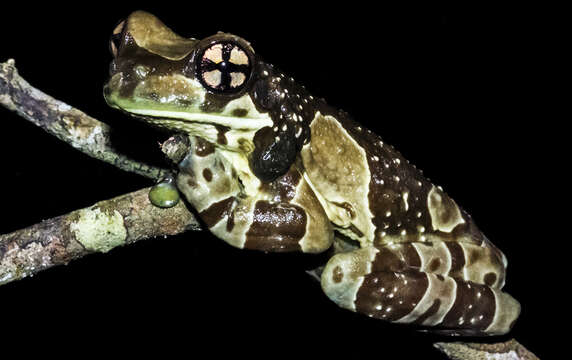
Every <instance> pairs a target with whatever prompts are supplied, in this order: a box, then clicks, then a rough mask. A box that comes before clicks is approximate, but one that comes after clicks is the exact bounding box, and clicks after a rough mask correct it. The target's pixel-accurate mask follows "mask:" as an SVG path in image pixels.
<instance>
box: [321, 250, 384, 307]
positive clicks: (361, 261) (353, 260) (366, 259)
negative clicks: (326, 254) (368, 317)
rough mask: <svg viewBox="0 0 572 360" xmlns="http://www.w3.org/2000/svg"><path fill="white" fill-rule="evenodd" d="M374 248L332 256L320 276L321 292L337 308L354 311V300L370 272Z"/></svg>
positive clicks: (374, 252)
mask: <svg viewBox="0 0 572 360" xmlns="http://www.w3.org/2000/svg"><path fill="white" fill-rule="evenodd" d="M376 252H377V250H376V249H375V248H363V249H358V250H355V251H350V252H346V253H340V254H337V255H334V256H333V257H332V258H331V259H330V260H329V261H328V263H327V265H326V267H325V268H324V271H323V272H322V276H321V284H322V290H323V291H324V293H325V294H326V295H327V296H328V297H329V298H330V300H332V301H333V302H335V303H336V304H337V305H338V306H340V307H343V308H345V309H348V310H352V311H356V306H355V300H356V296H357V293H358V290H359V288H360V287H361V285H362V283H363V280H364V277H365V276H366V275H367V274H369V273H370V272H371V263H372V261H373V259H374V258H375V254H376Z"/></svg>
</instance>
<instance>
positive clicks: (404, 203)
mask: <svg viewBox="0 0 572 360" xmlns="http://www.w3.org/2000/svg"><path fill="white" fill-rule="evenodd" d="M402 198H403V206H404V207H405V211H408V210H409V203H408V202H407V199H408V198H409V193H408V192H407V191H404V192H403V195H402Z"/></svg>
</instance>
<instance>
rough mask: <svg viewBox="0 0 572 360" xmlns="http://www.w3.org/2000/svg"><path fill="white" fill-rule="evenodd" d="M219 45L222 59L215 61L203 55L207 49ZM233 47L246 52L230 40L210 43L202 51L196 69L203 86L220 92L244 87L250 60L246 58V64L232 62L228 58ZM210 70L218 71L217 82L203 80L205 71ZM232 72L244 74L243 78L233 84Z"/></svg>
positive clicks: (235, 90)
mask: <svg viewBox="0 0 572 360" xmlns="http://www.w3.org/2000/svg"><path fill="white" fill-rule="evenodd" d="M219 47H220V51H221V56H222V61H220V62H218V63H217V62H215V61H213V60H211V59H209V58H208V57H207V56H205V55H206V53H207V51H208V50H210V49H212V50H215V49H217V48H219ZM233 49H235V50H236V51H239V53H241V54H246V52H245V51H244V50H243V49H242V48H241V47H240V46H238V45H237V44H235V43H230V42H224V43H216V44H212V45H211V46H209V47H208V48H207V49H206V50H205V51H204V52H203V53H202V56H201V60H200V63H199V67H198V68H199V69H198V70H199V74H200V76H199V78H200V79H201V82H202V83H203V85H204V86H206V87H207V88H209V89H210V90H213V91H216V92H222V93H230V92H237V91H240V90H241V89H242V88H243V87H244V85H245V84H246V82H247V80H248V77H249V75H250V60H247V63H246V64H236V63H234V62H233V61H231V59H230V57H231V53H232V51H233ZM211 71H219V72H220V82H218V84H213V83H208V82H207V81H206V80H205V73H208V72H211ZM233 73H234V74H242V75H244V78H243V79H242V80H241V81H240V83H238V84H236V83H235V84H233V82H232V80H233V79H232V74H233Z"/></svg>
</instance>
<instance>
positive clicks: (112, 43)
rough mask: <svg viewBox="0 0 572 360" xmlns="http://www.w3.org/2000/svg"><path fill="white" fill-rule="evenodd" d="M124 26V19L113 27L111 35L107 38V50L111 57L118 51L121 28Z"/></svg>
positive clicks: (115, 55)
mask: <svg viewBox="0 0 572 360" xmlns="http://www.w3.org/2000/svg"><path fill="white" fill-rule="evenodd" d="M124 28H125V20H123V21H121V22H120V23H119V24H117V26H116V27H115V28H114V29H113V32H112V33H111V37H110V38H109V51H111V55H113V57H114V58H115V57H117V52H118V51H119V50H118V49H119V45H121V35H122V34H123V29H124Z"/></svg>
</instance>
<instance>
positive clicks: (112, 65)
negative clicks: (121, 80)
mask: <svg viewBox="0 0 572 360" xmlns="http://www.w3.org/2000/svg"><path fill="white" fill-rule="evenodd" d="M116 72H117V63H116V62H115V59H113V60H112V61H111V63H110V64H109V76H113V75H114V74H115V73H116Z"/></svg>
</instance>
